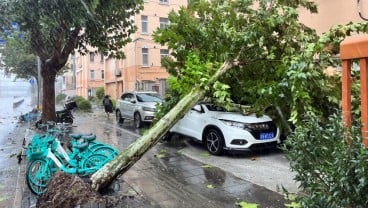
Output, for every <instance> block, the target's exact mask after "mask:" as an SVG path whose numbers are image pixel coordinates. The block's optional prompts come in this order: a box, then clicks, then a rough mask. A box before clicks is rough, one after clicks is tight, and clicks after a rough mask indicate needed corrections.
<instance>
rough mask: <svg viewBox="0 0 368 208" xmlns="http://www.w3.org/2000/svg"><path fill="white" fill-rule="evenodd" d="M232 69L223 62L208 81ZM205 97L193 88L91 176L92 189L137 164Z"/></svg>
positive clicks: (203, 92) (213, 80)
mask: <svg viewBox="0 0 368 208" xmlns="http://www.w3.org/2000/svg"><path fill="white" fill-rule="evenodd" d="M231 67H232V63H231V62H225V63H224V64H223V65H222V66H221V67H220V68H219V69H218V70H217V72H216V74H215V75H214V76H213V77H212V78H211V79H210V80H209V81H208V83H207V85H212V84H213V83H214V82H215V81H216V80H217V79H218V78H219V77H220V76H221V75H222V74H223V73H225V72H226V71H227V70H229V69H230V68H231ZM204 95H205V90H204V89H202V88H200V87H199V86H197V87H195V88H194V89H193V90H192V91H191V92H190V93H189V94H188V95H186V96H185V97H184V98H183V99H181V100H180V101H179V103H178V104H176V106H174V107H173V108H172V109H171V110H170V111H169V112H168V113H167V114H166V115H165V116H164V117H163V118H161V119H160V120H159V121H158V122H157V123H156V124H155V125H154V126H153V127H152V128H150V129H149V131H148V132H147V133H146V134H145V135H143V136H142V137H140V138H139V139H137V140H136V141H135V142H134V143H132V144H131V145H129V146H128V147H127V148H126V149H125V150H124V151H122V152H120V153H119V155H118V156H116V157H115V158H114V159H113V160H111V161H110V162H108V163H107V164H105V166H103V167H102V168H101V169H100V170H98V171H97V172H96V173H94V174H93V175H92V176H91V181H92V187H94V188H95V189H96V190H99V189H101V188H104V187H106V186H108V185H109V184H110V183H111V182H112V181H113V180H114V179H115V178H117V177H118V176H119V175H120V174H123V173H124V172H126V171H127V170H128V169H129V168H130V167H131V166H132V165H133V164H134V163H135V162H137V161H138V160H139V159H140V158H141V157H142V156H143V155H144V153H146V152H147V151H148V150H149V149H150V148H151V147H153V146H154V145H155V144H156V143H157V142H158V141H159V140H160V138H162V136H164V134H165V133H166V132H167V131H168V130H169V129H170V128H171V127H172V126H173V125H174V124H175V123H176V122H177V121H178V120H179V119H180V118H181V117H182V116H183V115H184V114H185V113H186V112H187V111H188V110H189V109H190V108H192V107H193V106H194V105H195V104H196V103H197V102H198V101H199V100H200V99H202V98H203V97H204Z"/></svg>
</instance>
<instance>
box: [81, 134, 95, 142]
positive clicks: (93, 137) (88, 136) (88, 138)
mask: <svg viewBox="0 0 368 208" xmlns="http://www.w3.org/2000/svg"><path fill="white" fill-rule="evenodd" d="M82 138H83V139H84V140H86V141H87V142H91V141H94V140H96V134H92V135H85V136H82Z"/></svg>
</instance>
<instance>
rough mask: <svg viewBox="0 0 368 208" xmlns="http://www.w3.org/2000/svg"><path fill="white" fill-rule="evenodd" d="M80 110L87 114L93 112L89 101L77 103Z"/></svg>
mask: <svg viewBox="0 0 368 208" xmlns="http://www.w3.org/2000/svg"><path fill="white" fill-rule="evenodd" d="M77 105H78V109H79V110H81V111H85V112H91V111H92V105H91V103H90V102H89V101H88V100H81V101H80V102H78V103H77Z"/></svg>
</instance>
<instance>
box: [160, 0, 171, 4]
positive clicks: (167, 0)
mask: <svg viewBox="0 0 368 208" xmlns="http://www.w3.org/2000/svg"><path fill="white" fill-rule="evenodd" d="M168 3H169V0H160V4H168Z"/></svg>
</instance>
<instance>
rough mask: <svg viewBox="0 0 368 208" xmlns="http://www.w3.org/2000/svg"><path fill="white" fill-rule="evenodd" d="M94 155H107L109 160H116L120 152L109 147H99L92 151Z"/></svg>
mask: <svg viewBox="0 0 368 208" xmlns="http://www.w3.org/2000/svg"><path fill="white" fill-rule="evenodd" d="M92 152H93V153H96V154H102V155H106V156H107V157H109V158H114V157H115V156H116V155H118V151H117V150H115V149H114V148H112V147H109V146H104V145H103V146H99V147H96V148H95V149H94V150H92Z"/></svg>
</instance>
